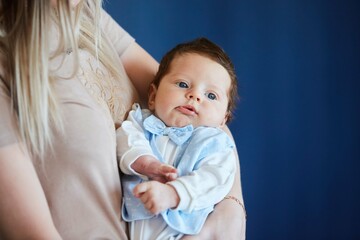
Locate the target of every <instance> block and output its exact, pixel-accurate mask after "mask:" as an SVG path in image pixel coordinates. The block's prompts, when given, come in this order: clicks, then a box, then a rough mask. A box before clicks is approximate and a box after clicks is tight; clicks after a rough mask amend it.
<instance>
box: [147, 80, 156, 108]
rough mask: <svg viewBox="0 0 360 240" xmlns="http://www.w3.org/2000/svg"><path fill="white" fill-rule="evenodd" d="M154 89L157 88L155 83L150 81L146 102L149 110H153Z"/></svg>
mask: <svg viewBox="0 0 360 240" xmlns="http://www.w3.org/2000/svg"><path fill="white" fill-rule="evenodd" d="M156 90H157V89H156V87H155V85H154V84H153V83H152V84H151V85H150V88H149V103H148V108H149V110H151V111H154V110H155V97H156Z"/></svg>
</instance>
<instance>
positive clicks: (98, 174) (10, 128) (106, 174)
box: [0, 12, 137, 240]
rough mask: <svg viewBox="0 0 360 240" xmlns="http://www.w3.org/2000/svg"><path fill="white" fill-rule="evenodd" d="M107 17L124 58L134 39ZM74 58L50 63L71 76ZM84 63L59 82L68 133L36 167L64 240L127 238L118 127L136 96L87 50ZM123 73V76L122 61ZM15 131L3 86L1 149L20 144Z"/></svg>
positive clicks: (114, 44)
mask: <svg viewBox="0 0 360 240" xmlns="http://www.w3.org/2000/svg"><path fill="white" fill-rule="evenodd" d="M103 13H104V14H103V21H104V24H103V31H104V33H105V34H104V35H105V36H107V37H108V40H109V41H110V42H111V44H112V47H113V48H114V51H116V52H117V53H118V55H119V56H120V55H121V54H122V53H123V52H124V51H125V50H126V48H127V47H128V46H129V45H130V44H131V43H132V42H133V41H134V39H133V38H132V37H131V36H130V35H129V34H128V33H127V32H125V31H124V30H123V29H122V28H121V27H120V26H118V25H117V23H115V21H114V20H113V19H111V17H110V16H109V15H108V14H106V13H105V12H103ZM72 55H73V54H70V55H66V54H65V53H64V55H63V56H59V57H58V58H56V59H54V61H53V62H51V67H54V69H56V68H58V67H59V66H60V62H62V60H64V61H63V64H62V65H61V67H60V68H59V69H58V70H57V71H58V73H59V76H64V77H68V76H69V75H70V74H69V73H71V67H72V66H73V56H72ZM64 57H65V58H64ZM80 62H81V64H80V65H81V68H80V71H79V73H78V74H77V75H76V77H73V78H71V79H62V78H59V79H57V80H56V83H55V88H56V94H57V96H58V98H59V102H60V110H61V111H62V114H63V116H64V127H65V134H57V135H56V139H55V141H54V152H53V153H52V152H50V151H48V152H47V154H46V157H45V160H44V164H42V165H41V164H38V163H39V161H36V160H35V161H34V163H35V167H36V170H37V173H38V176H39V178H40V181H41V184H42V186H43V189H44V191H45V195H46V198H47V200H48V203H49V206H50V210H51V214H52V217H53V219H54V222H55V225H56V227H57V229H58V231H59V232H60V235H61V236H62V237H63V238H64V239H71V240H74V239H127V237H126V233H125V229H126V228H125V223H124V222H123V221H122V220H121V213H120V209H121V198H122V193H121V184H120V177H119V172H118V166H117V161H116V142H115V127H114V122H119V123H120V122H121V121H122V120H123V118H124V114H125V112H126V111H127V110H128V109H130V107H131V105H132V103H133V102H134V101H135V100H137V94H136V93H135V90H134V87H133V85H132V83H131V82H130V80H129V79H128V77H127V76H125V77H124V78H123V79H114V78H112V77H111V76H110V74H109V73H108V71H107V70H106V69H105V68H104V66H102V65H101V64H100V65H98V64H97V62H96V61H95V58H94V57H93V56H92V55H90V54H89V53H88V52H87V51H84V50H81V51H80ZM119 68H121V69H122V70H123V71H124V69H123V66H122V65H121V61H120V58H119ZM0 74H1V75H3V73H2V72H0ZM124 75H126V74H124ZM16 131H18V130H17V125H16V119H15V116H14V115H13V111H11V105H10V98H9V94H8V92H7V91H6V90H5V89H4V87H3V86H1V84H0V147H3V146H5V145H8V144H11V143H14V142H16V141H17V140H16ZM29 197H31V196H29Z"/></svg>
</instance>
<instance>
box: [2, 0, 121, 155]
mask: <svg viewBox="0 0 360 240" xmlns="http://www.w3.org/2000/svg"><path fill="white" fill-rule="evenodd" d="M70 2H71V1H69V0H57V1H53V0H24V1H9V0H0V61H1V64H2V66H3V68H4V76H1V78H2V79H1V80H0V81H3V82H4V83H5V85H6V86H7V88H8V90H9V93H10V96H11V99H12V101H13V105H14V109H15V110H16V113H17V117H18V125H19V129H20V135H21V138H22V139H23V140H24V141H25V142H26V144H27V146H28V148H29V150H30V151H31V153H32V154H35V155H37V156H40V157H41V156H43V154H44V153H45V149H46V148H47V147H51V142H52V134H53V132H52V127H54V126H55V127H56V128H57V129H58V130H61V129H62V120H61V114H60V112H59V110H58V104H57V99H56V95H55V93H54V90H53V81H54V79H55V77H56V76H54V74H55V73H52V72H51V71H50V68H49V61H50V59H51V58H52V57H55V56H56V55H57V54H60V53H62V54H63V53H64V51H66V50H68V49H71V50H72V51H73V54H74V57H75V58H76V59H78V48H83V49H87V50H89V51H90V52H91V53H92V54H94V56H96V57H97V59H98V60H99V61H101V62H102V64H104V65H105V67H107V69H108V70H109V72H110V73H111V74H113V75H114V76H115V77H117V76H120V73H119V71H118V70H117V68H116V66H115V65H114V63H115V62H116V61H114V53H113V52H112V51H111V49H110V47H109V44H108V43H107V42H106V41H103V38H102V36H101V35H102V33H101V28H100V24H101V23H100V16H101V6H102V0H83V1H81V2H80V3H79V4H78V5H77V6H76V7H75V8H74V9H73V8H72V6H71V3H70ZM52 22H55V23H57V26H59V32H60V42H59V45H58V48H57V50H56V51H55V53H54V54H51V55H52V56H50V52H49V43H50V41H51V36H50V34H49V32H50V28H51V23H52ZM77 62H78V61H77ZM76 70H77V66H76V68H75V72H74V74H76Z"/></svg>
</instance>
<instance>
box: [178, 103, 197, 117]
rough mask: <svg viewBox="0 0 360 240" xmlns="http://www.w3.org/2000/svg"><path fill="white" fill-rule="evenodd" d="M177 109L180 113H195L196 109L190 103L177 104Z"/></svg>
mask: <svg viewBox="0 0 360 240" xmlns="http://www.w3.org/2000/svg"><path fill="white" fill-rule="evenodd" d="M177 110H179V111H180V112H181V113H184V114H186V115H196V114H197V111H196V109H195V108H194V107H193V106H191V105H185V106H179V107H177Z"/></svg>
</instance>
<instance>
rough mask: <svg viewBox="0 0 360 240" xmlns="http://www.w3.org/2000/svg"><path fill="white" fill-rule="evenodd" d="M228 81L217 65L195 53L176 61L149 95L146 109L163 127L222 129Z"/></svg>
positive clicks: (223, 70) (223, 69)
mask: <svg viewBox="0 0 360 240" xmlns="http://www.w3.org/2000/svg"><path fill="white" fill-rule="evenodd" d="M230 85H231V80H230V76H229V74H228V72H227V71H226V69H225V68H224V67H223V66H221V65H220V64H218V63H217V62H215V61H213V60H211V59H209V58H207V57H204V56H201V55H199V54H195V53H188V54H184V55H181V56H178V57H176V58H175V59H174V60H173V61H172V63H171V66H170V71H169V72H168V73H167V74H166V75H165V76H164V77H163V78H162V79H161V81H160V85H159V87H158V89H153V90H152V92H151V94H150V99H149V108H150V109H151V110H153V111H154V112H155V115H156V116H157V117H159V118H160V119H161V120H162V121H163V122H164V123H165V124H166V125H167V126H172V127H183V126H186V125H189V124H192V125H193V126H194V127H198V126H209V127H220V126H223V125H224V124H225V122H226V119H227V117H226V116H227V108H228V101H229V99H228V92H229V89H230Z"/></svg>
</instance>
